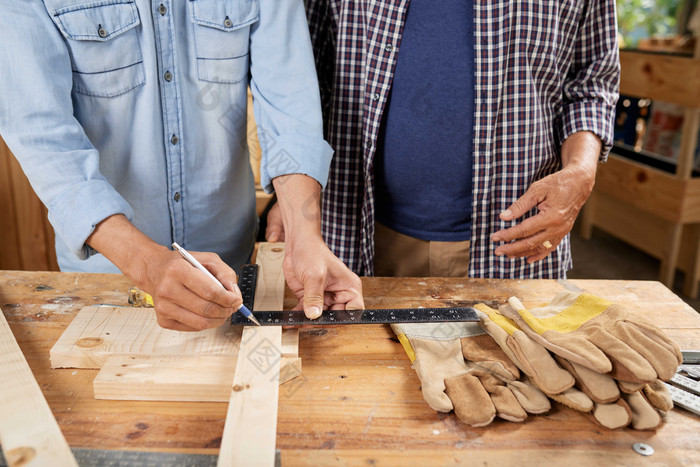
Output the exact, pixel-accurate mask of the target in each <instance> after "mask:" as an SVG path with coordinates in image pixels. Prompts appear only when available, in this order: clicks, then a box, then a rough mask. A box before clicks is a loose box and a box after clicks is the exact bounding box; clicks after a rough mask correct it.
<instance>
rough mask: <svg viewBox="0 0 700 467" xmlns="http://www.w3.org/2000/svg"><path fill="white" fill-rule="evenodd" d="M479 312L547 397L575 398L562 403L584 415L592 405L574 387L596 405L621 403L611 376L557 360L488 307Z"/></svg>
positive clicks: (480, 307)
mask: <svg viewBox="0 0 700 467" xmlns="http://www.w3.org/2000/svg"><path fill="white" fill-rule="evenodd" d="M505 307H510V305H503V306H502V307H500V310H503V309H504V308H505ZM476 309H477V314H478V315H479V319H480V323H479V324H480V325H481V327H482V328H483V329H484V330H485V331H486V332H487V333H489V334H490V335H491V337H493V338H494V340H495V341H496V342H497V343H498V345H499V346H500V347H501V348H502V349H503V351H504V352H505V353H506V355H508V356H509V357H510V359H511V360H512V361H513V362H514V363H515V364H516V365H517V366H518V368H520V370H521V371H522V372H523V373H525V374H526V375H528V376H529V377H530V379H532V381H533V382H534V383H535V385H536V386H537V387H538V388H539V389H541V390H542V391H543V392H544V393H545V394H547V395H550V396H551V395H557V394H561V396H560V398H561V397H563V398H564V400H566V399H568V398H572V400H571V402H570V403H567V402H563V401H562V403H565V404H566V405H569V406H570V407H572V408H575V409H577V410H580V411H583V412H587V411H588V410H585V409H584V407H589V405H590V403H589V402H588V401H586V400H585V399H584V398H582V397H581V396H580V395H579V394H577V391H575V390H570V388H571V387H572V386H574V383H576V387H577V388H578V389H580V390H581V391H582V392H583V393H584V394H585V395H586V396H587V397H588V398H589V399H591V401H592V402H599V403H608V402H614V401H616V400H617V399H619V397H620V391H619V390H618V387H617V384H616V383H615V381H613V380H612V378H610V377H609V376H605V375H601V374H599V373H596V372H594V371H592V370H589V369H588V368H586V367H582V366H580V365H577V364H575V363H571V362H569V361H568V360H566V359H564V358H561V357H558V356H553V355H552V354H550V353H549V351H548V350H547V349H545V348H544V347H542V346H541V345H540V344H538V343H537V342H535V341H534V340H533V339H532V338H530V337H529V336H528V335H527V334H525V333H524V332H523V331H521V330H520V329H519V328H518V327H517V326H516V324H515V322H514V321H513V320H511V319H509V318H506V317H505V316H503V314H502V313H501V312H499V311H496V310H494V309H493V308H490V307H488V306H487V305H484V304H479V305H476ZM636 389H639V388H636Z"/></svg>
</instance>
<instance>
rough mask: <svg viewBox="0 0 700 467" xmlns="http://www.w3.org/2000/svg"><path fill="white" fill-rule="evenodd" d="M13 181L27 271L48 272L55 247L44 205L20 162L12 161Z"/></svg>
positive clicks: (22, 252)
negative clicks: (52, 250)
mask: <svg viewBox="0 0 700 467" xmlns="http://www.w3.org/2000/svg"><path fill="white" fill-rule="evenodd" d="M9 165H10V177H12V184H13V190H14V201H15V212H16V213H17V225H16V228H17V235H18V237H19V240H20V245H19V254H20V256H21V258H22V265H23V268H24V269H27V270H33V271H48V270H49V259H48V258H49V250H51V249H53V248H54V246H53V243H52V242H51V240H49V239H48V238H47V237H46V232H45V230H44V219H43V216H44V211H43V209H44V205H43V204H42V202H41V201H40V200H39V198H38V197H37V195H36V194H35V193H34V189H33V188H32V186H31V185H30V184H29V180H27V177H26V176H25V175H24V172H23V171H22V167H21V166H20V165H19V162H17V160H16V159H15V158H14V157H13V158H11V159H10V160H9Z"/></svg>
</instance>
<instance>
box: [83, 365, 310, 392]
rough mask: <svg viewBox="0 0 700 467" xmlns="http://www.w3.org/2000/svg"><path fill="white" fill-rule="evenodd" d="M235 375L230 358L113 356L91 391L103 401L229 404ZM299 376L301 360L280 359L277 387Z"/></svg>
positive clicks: (234, 368)
mask: <svg viewBox="0 0 700 467" xmlns="http://www.w3.org/2000/svg"><path fill="white" fill-rule="evenodd" d="M235 373H236V358H235V357H234V356H229V355H189V356H187V355H177V356H170V355H163V356H154V355H112V356H110V357H109V358H108V359H107V360H106V361H105V363H104V365H103V366H102V369H100V372H99V373H98V374H97V376H96V377H95V380H94V381H93V390H94V393H95V399H106V400H129V401H182V402H186V401H187V402H228V401H229V399H230V398H231V387H232V381H233V379H234V375H235ZM300 374H301V359H300V358H285V357H282V360H281V362H280V380H279V384H284V383H286V382H287V381H290V380H292V379H294V378H296V377H298V376H299V375H300Z"/></svg>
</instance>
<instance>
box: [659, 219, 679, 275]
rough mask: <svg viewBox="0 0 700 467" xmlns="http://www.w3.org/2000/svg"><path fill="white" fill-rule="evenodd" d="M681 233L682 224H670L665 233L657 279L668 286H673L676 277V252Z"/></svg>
mask: <svg viewBox="0 0 700 467" xmlns="http://www.w3.org/2000/svg"><path fill="white" fill-rule="evenodd" d="M681 235H683V224H670V225H669V226H668V231H667V234H666V242H664V249H663V252H662V256H661V258H662V259H661V269H660V271H659V281H660V282H661V283H662V284H663V285H665V286H666V287H668V288H673V282H674V281H675V279H676V267H677V266H678V252H679V251H680V249H681Z"/></svg>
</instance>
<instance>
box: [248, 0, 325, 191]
mask: <svg viewBox="0 0 700 467" xmlns="http://www.w3.org/2000/svg"><path fill="white" fill-rule="evenodd" d="M259 3H260V19H259V21H258V22H257V23H255V24H254V25H253V27H252V30H251V43H250V50H251V52H250V53H251V56H250V59H251V82H250V88H251V91H252V93H253V103H254V104H253V107H254V111H255V118H256V122H257V124H258V137H259V140H260V146H261V149H262V162H261V182H262V185H263V188H264V189H265V191H267V192H268V193H269V192H272V191H273V187H272V180H273V179H274V178H276V177H279V176H282V175H288V174H295V173H296V174H304V175H308V176H310V177H312V178H314V179H315V180H316V181H318V182H319V183H320V184H321V186H322V187H325V185H326V182H327V180H328V170H329V167H330V161H331V157H332V155H333V150H332V149H331V147H330V145H329V144H328V143H327V142H326V141H325V140H324V139H323V119H322V116H321V102H320V96H319V89H318V80H317V76H316V69H315V67H314V57H313V52H312V48H311V41H310V39H309V29H308V24H307V21H306V15H305V12H304V4H303V2H302V1H301V0H284V1H279V0H260V2H259Z"/></svg>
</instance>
